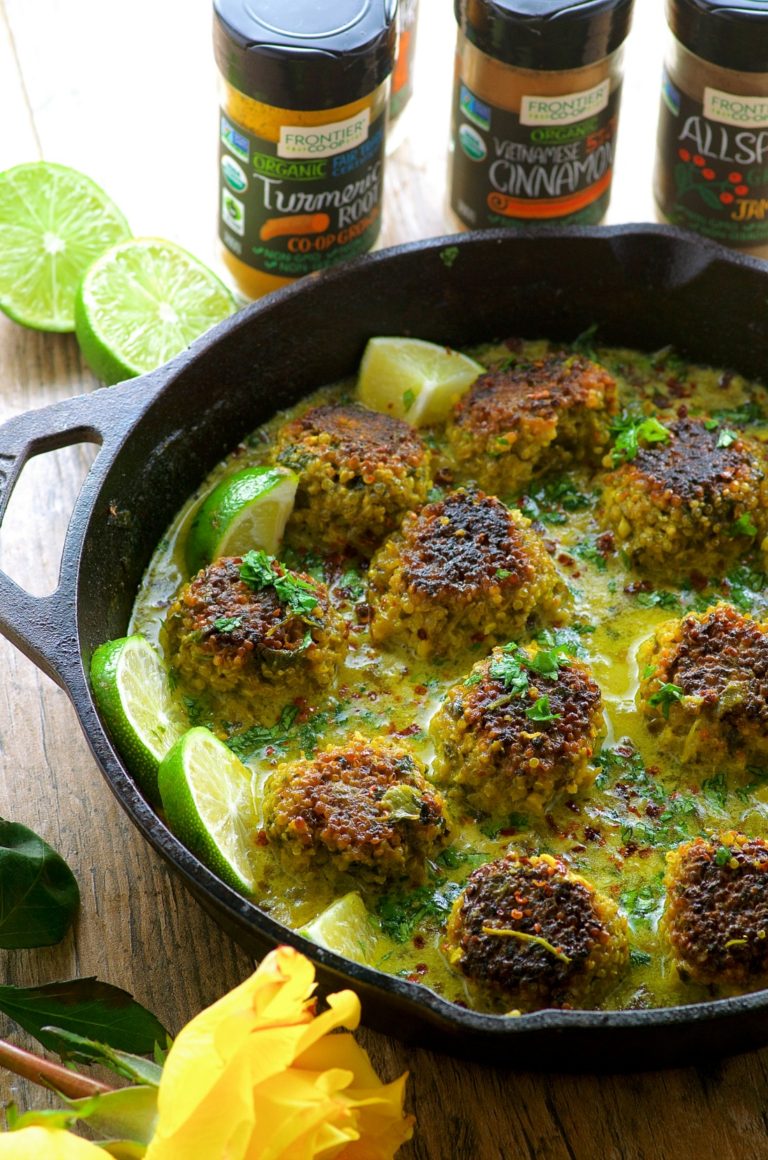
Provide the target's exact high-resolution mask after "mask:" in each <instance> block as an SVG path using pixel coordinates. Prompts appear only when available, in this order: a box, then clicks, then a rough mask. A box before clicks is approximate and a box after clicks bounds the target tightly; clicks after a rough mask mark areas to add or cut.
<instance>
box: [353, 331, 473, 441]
mask: <svg viewBox="0 0 768 1160" xmlns="http://www.w3.org/2000/svg"><path fill="white" fill-rule="evenodd" d="M484 370H485V367H483V366H481V365H480V363H477V362H475V361H474V359H471V358H468V356H467V355H465V354H461V353H460V352H459V351H457V350H451V349H450V348H449V347H447V346H438V345H437V344H436V343H434V342H425V341H424V340H423V339H420V338H372V339H370V341H369V342H368V345H367V346H366V348H365V352H364V354H363V359H362V362H361V363H360V371H359V374H358V380H357V393H358V398H359V399H360V402H361V403H364V404H365V406H366V407H370V408H371V410H373V411H383V412H384V414H387V415H394V416H395V417H396V418H398V419H406V420H407V421H408V422H409V423H412V424H413V426H414V427H426V426H429V424H430V423H440V422H442V421H443V420H444V419H446V418H447V417H448V413H449V412H450V410H451V407H452V406H453V404H454V403H455V402H456V400H457V399H459V398H460V397H461V396H462V395H463V394H464V392H465V391H467V390H468V389H469V388H470V387H471V386H472V383H473V382H474V381H475V379H476V378H477V376H478V375H481V374H482V373H483V372H484Z"/></svg>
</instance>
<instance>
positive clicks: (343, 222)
mask: <svg viewBox="0 0 768 1160" xmlns="http://www.w3.org/2000/svg"><path fill="white" fill-rule="evenodd" d="M385 121H386V114H385V113H382V114H381V115H380V116H379V117H378V118H377V119H376V120H375V121H372V122H371V121H370V112H369V110H368V109H365V110H362V111H361V113H360V114H359V115H358V116H356V117H350V118H347V119H345V120H344V121H338V122H335V123H332V124H328V125H312V126H310V125H302V126H282V127H281V133H280V140H279V141H278V142H275V141H266V140H264V138H262V137H257V136H255V134H253V133H251V132H250V131H249V130H248V129H247V128H245V126H243V125H239V124H238V123H237V122H235V121H233V120H232V119H231V118H230V117H228V116H227V115H226V114H225V113H224V112H222V114H221V133H220V145H219V162H220V165H219V177H220V183H219V184H220V217H219V236H220V238H221V241H222V242H223V244H224V245H225V246H226V247H227V249H228V250H230V251H231V252H232V253H233V254H235V255H236V257H238V258H239V259H240V261H241V262H245V263H246V264H247V265H249V266H252V267H253V268H254V269H256V270H261V271H262V272H264V273H267V274H273V275H275V276H277V277H282V278H300V277H302V276H303V275H304V274H311V273H312V272H313V271H315V270H319V269H322V268H323V267H325V266H329V265H332V264H333V263H334V262H339V261H341V260H342V259H346V258H352V257H354V256H355V255H356V254H362V253H365V252H366V251H367V250H369V249H370V248H371V246H372V245H373V243H374V242H375V240H376V238H377V236H378V233H379V229H380V228H381V199H382V178H383V167H384V127H385Z"/></svg>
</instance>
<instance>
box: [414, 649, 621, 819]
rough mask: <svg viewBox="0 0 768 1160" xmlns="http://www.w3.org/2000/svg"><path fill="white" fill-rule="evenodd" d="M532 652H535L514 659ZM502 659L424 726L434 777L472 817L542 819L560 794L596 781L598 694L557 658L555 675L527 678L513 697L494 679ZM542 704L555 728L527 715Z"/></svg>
mask: <svg viewBox="0 0 768 1160" xmlns="http://www.w3.org/2000/svg"><path fill="white" fill-rule="evenodd" d="M538 651H539V650H538V649H537V647H536V646H535V645H533V646H530V647H529V648H527V649H520V650H518V654H517V655H520V656H522V657H523V658H525V657H535V656H536V653H537V652H538ZM503 656H504V650H503V649H496V650H495V651H494V652H493V653H492V654H491V656H490V657H488V658H487V659H486V660H483V661H481V662H480V663H479V664H477V665H475V666H474V668H473V669H472V671H471V673H470V674H469V677H468V678H467V679H466V680H464V681H461V682H459V683H458V684H456V685H454V686H453V688H451V689H449V691H448V692H447V693H446V696H445V699H444V702H443V704H442V706H441V708H440V709H439V710H438V712H437V713H436V715H435V716H434V717H433V719H432V722H431V725H430V732H431V734H432V737H433V738H434V741H435V747H436V760H435V763H434V766H433V776H434V778H435V780H436V781H437V782H438V783H440V784H442V785H445V786H450V787H452V788H453V789H455V790H457V791H458V792H459V794H460V796H461V797H462V799H463V800H465V801H466V802H467V803H469V805H470V806H471V807H472V808H473V809H474V810H475V811H479V812H486V813H500V812H502V811H505V812H510V811H512V810H515V809H519V808H522V809H527V810H533V811H534V812H537V813H541V812H542V811H543V810H544V809H545V808H546V806H547V805H548V804H549V803H550V802H551V800H552V798H553V797H554V796H555V794H557V793H558V792H561V791H563V790H567V791H568V792H569V793H576V792H578V790H579V789H581V788H582V787H583V786H585V785H589V784H591V782H592V781H594V776H595V771H594V770H590V769H589V767H588V762H589V759H590V757H591V756H592V754H593V752H594V748H595V742H596V739H597V737H598V735H599V733H600V731H601V728H602V697H601V694H600V688H599V686H598V685H597V684H596V683H595V681H594V680H593V678H592V674H591V672H590V670H589V669H588V667H587V666H586V665H585V664H583V663H582V662H581V661H578V660H576V659H573V658H567V659H565V658H561V661H560V665H559V670H558V672H557V674H553V675H551V676H549V675H542V674H540V673H537V672H535V671H533V670H531V671H530V672H529V686H528V689H527V690H526V691H525V692H524V693H523V694H521V695H513V694H511V693H510V692H509V690H508V688H507V685H506V683H505V682H504V680H503V679H500V678H499V677H494V676H493V675H492V673H493V670H494V668H495V667H497V662H498V661H499V660H500V659H502V658H503ZM540 697H547V698H548V704H549V711H550V714H551V716H552V718H553V720H548V721H537V720H535V719H533V718H532V717H531V716H530V715H529V712H528V711H529V710H530V709H531V707H532V706H533V705H534V704H535V703H536V701H537V700H538V699H539V698H540Z"/></svg>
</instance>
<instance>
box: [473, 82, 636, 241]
mask: <svg viewBox="0 0 768 1160" xmlns="http://www.w3.org/2000/svg"><path fill="white" fill-rule="evenodd" d="M619 96H620V87H616V88H615V89H613V91H611V88H610V82H609V81H608V80H607V79H606V80H605V81H602V82H601V83H600V84H599V85H596V86H595V87H594V88H592V89H588V90H586V91H585V92H579V93H569V94H564V95H562V96H559V97H547V96H536V97H533V96H526V97H523V99H522V102H521V109H520V113H511V112H509V111H507V110H505V109H497V108H496V107H495V106H494V105H490V104H488V103H487V102H485V101H483V100H481V99H480V98H479V97H478V96H477V95H476V94H475V93H473V92H472V91H471V89H469V88H467V86H466V85H465V84H463V83H461V82H460V83H459V84H458V85H457V86H456V91H455V95H454V106H453V162H452V171H451V205H452V208H453V209H454V211H455V212H456V213H457V214H458V216H459V217H460V218H461V220H462V221H463V222H464V223H465V224H466V225H468V226H471V227H473V228H481V227H484V226H509V225H513V224H514V223H515V221H521V220H523V221H524V220H538V221H555V220H558V221H573V222H576V221H577V222H582V223H585V224H591V223H594V222H598V221H599V220H600V219H601V217H602V216H603V214H604V212H605V208H606V206H607V204H608V197H609V191H610V185H611V178H612V176H613V154H614V139H615V135H616V123H617V112H618V106H619Z"/></svg>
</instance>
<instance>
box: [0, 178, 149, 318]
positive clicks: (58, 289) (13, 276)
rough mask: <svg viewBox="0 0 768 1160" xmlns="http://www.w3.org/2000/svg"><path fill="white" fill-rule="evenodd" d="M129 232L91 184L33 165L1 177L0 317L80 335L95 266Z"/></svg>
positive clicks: (110, 202) (100, 192)
mask: <svg viewBox="0 0 768 1160" xmlns="http://www.w3.org/2000/svg"><path fill="white" fill-rule="evenodd" d="M130 236H131V231H130V229H129V227H128V223H127V221H126V220H125V218H124V217H123V215H122V213H121V212H120V210H119V209H118V208H117V206H116V205H115V203H114V202H113V201H111V200H110V199H109V198H108V197H107V195H106V193H105V192H104V190H103V189H101V188H100V187H99V186H98V185H96V183H95V182H94V181H91V179H90V177H86V176H85V174H83V173H78V172H77V170H75V169H68V168H67V167H66V166H65V165H53V164H52V163H51V162H49V161H32V162H30V163H29V164H27V165H17V166H15V167H14V168H13V169H6V170H5V172H4V173H0V310H3V311H4V312H5V313H6V314H7V315H8V317H9V318H12V319H13V320H14V322H20V323H21V324H22V326H31V327H32V328H33V329H35V330H60V331H63V330H74V329H75V291H76V290H77V287H78V285H79V283H80V279H81V278H82V276H83V274H84V273H85V271H86V270H87V269H88V267H89V266H90V265H91V263H92V262H93V261H94V260H95V259H96V258H98V256H99V254H103V253H104V251H105V250H106V249H108V247H109V246H111V245H113V244H114V243H115V242H117V241H120V239H121V238H129V237H130Z"/></svg>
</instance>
